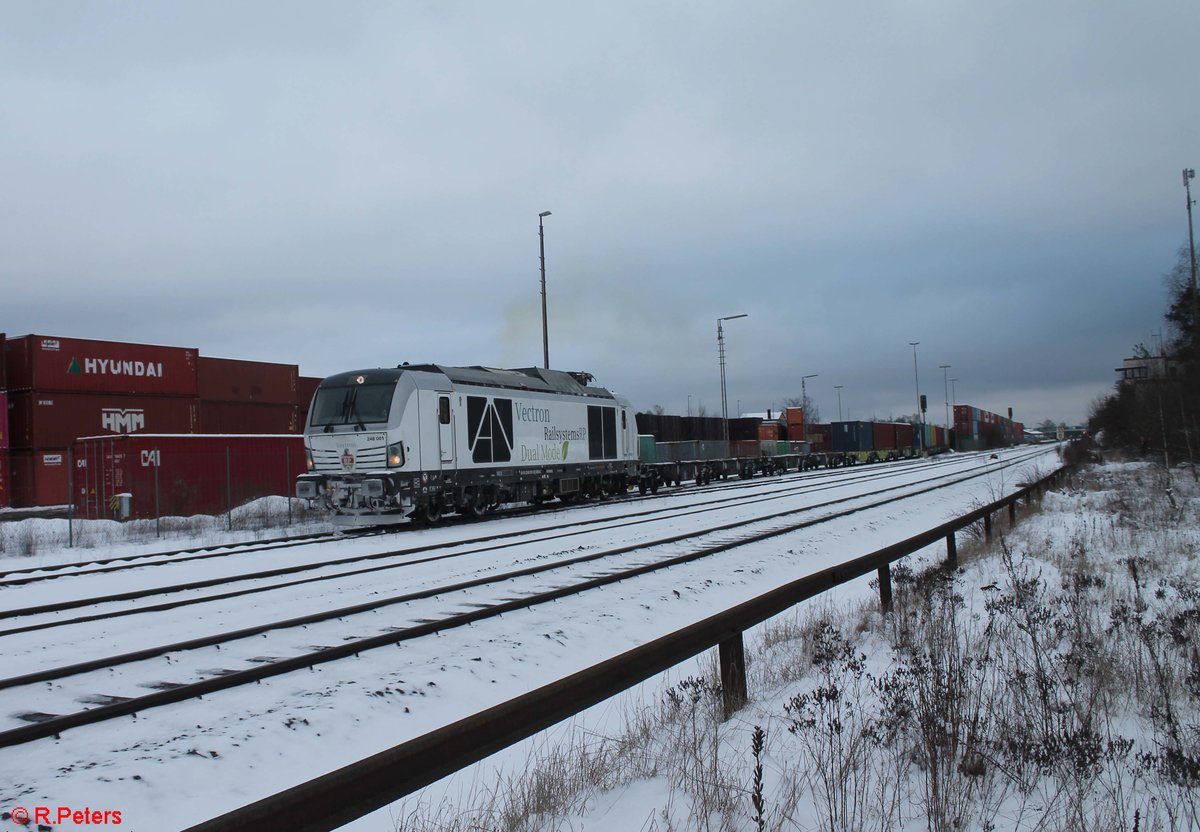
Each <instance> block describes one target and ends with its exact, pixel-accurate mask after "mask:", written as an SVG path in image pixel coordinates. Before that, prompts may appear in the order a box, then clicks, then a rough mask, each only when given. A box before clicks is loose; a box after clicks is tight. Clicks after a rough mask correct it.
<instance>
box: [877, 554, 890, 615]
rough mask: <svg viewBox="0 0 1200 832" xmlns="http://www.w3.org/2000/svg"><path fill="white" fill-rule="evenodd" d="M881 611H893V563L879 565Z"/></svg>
mask: <svg viewBox="0 0 1200 832" xmlns="http://www.w3.org/2000/svg"><path fill="white" fill-rule="evenodd" d="M878 575H879V611H880V612H885V613H887V612H891V611H892V565H891V564H890V563H885V564H884V565H883V566H881V567H879V570H878Z"/></svg>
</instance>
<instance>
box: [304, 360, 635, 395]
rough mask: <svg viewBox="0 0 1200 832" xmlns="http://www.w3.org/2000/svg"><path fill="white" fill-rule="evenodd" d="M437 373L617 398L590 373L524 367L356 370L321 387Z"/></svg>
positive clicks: (489, 383)
mask: <svg viewBox="0 0 1200 832" xmlns="http://www.w3.org/2000/svg"><path fill="white" fill-rule="evenodd" d="M405 371H408V372H420V373H438V374H440V375H444V376H446V377H447V378H448V379H450V380H451V381H453V382H457V383H459V384H472V385H476V386H479V387H500V388H503V389H506V390H535V391H538V392H542V393H559V394H562V395H568V396H592V397H595V398H602V399H612V398H615V397H614V396H613V394H612V393H611V392H609V391H608V390H606V389H604V388H603V387H592V386H590V385H588V384H586V383H581V382H580V379H581V378H582V379H583V380H584V381H585V382H586V381H590V380H591V375H590V374H588V373H569V372H563V371H562V370H547V369H544V368H542V367H524V368H520V369H515V370H502V369H498V368H495V367H443V366H442V365H440V364H402V365H401V366H399V367H396V368H395V369H383V368H380V369H375V370H355V371H351V372H348V373H338V374H337V375H332V376H329V377H328V378H327V379H325V381H323V382H322V385H327V386H330V387H338V386H342V385H348V384H350V383H351V382H352V381H353V380H354V379H356V378H357V377H358V376H364V377H365V379H366V380H367V381H368V382H382V381H395V380H396V379H399V378H400V376H401V375H402V374H403V373H404V372H405Z"/></svg>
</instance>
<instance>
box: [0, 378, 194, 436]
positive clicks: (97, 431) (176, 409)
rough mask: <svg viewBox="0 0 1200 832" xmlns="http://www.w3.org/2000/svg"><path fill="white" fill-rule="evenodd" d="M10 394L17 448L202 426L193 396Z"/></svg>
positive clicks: (184, 430) (188, 430) (12, 431)
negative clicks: (86, 437)
mask: <svg viewBox="0 0 1200 832" xmlns="http://www.w3.org/2000/svg"><path fill="white" fill-rule="evenodd" d="M8 399H9V404H10V405H11V408H10V410H9V414H10V419H9V445H10V447H11V448H12V449H14V450H25V449H31V450H36V449H49V448H65V447H67V446H68V445H70V444H71V443H72V442H74V441H75V440H76V439H78V438H80V437H83V436H100V435H104V434H118V433H143V432H152V433H166V432H170V433H195V432H196V431H197V430H199V418H200V417H199V406H198V404H197V402H196V400H195V399H184V398H175V397H171V396H102V395H93V394H88V393H50V392H44V391H35V392H26V393H10V394H9V396H8Z"/></svg>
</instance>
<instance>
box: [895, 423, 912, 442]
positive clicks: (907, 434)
mask: <svg viewBox="0 0 1200 832" xmlns="http://www.w3.org/2000/svg"><path fill="white" fill-rule="evenodd" d="M916 438H917V434H916V431H914V430H913V426H912V425H910V424H909V423H908V422H897V423H896V447H897V448H911V447H913V443H914V441H915V440H916Z"/></svg>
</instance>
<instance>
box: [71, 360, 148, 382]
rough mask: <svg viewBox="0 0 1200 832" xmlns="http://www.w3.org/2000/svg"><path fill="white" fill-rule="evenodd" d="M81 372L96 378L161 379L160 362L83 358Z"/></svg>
mask: <svg viewBox="0 0 1200 832" xmlns="http://www.w3.org/2000/svg"><path fill="white" fill-rule="evenodd" d="M83 371H84V372H85V373H87V374H88V375H97V376H134V377H135V378H162V374H163V365H162V362H161V361H159V362H154V361H116V360H113V359H111V358H85V359H83Z"/></svg>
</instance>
